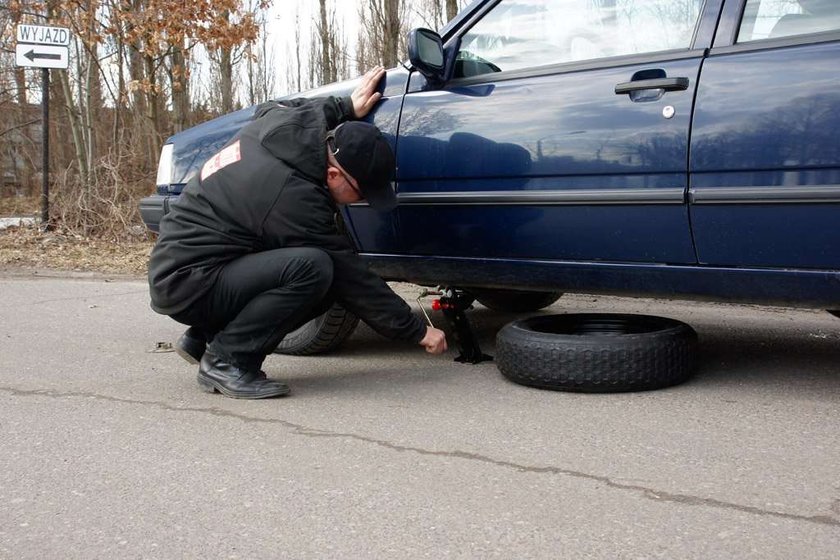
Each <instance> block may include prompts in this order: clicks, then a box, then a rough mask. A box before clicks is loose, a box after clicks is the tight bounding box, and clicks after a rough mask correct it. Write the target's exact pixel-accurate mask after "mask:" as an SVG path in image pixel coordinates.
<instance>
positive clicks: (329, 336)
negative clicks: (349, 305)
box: [274, 304, 359, 356]
mask: <svg viewBox="0 0 840 560" xmlns="http://www.w3.org/2000/svg"><path fill="white" fill-rule="evenodd" d="M358 324H359V318H358V317H356V315H354V314H353V313H351V312H350V311H347V310H346V309H344V308H343V307H341V306H340V305H338V304H335V305H333V306H332V307H331V308H330V309H329V311H327V312H326V313H324V314H323V315H320V316H318V317H316V318H314V319H312V320H311V321H309V322H308V323H306V324H304V325H303V326H301V327H299V328H298V329H296V330H293V331H292V332H290V333H289V334H287V335H286V336H285V337H284V338H283V340H281V341H280V344H278V345H277V348H276V349H275V350H274V353H275V354H287V355H291V356H312V355H314V354H325V353H327V352H331V351H333V350H335V349H337V348H338V347H339V346H341V344H342V343H343V342H344V341H345V340H347V338H349V337H350V335H351V334H353V331H354V330H355V329H356V325H358Z"/></svg>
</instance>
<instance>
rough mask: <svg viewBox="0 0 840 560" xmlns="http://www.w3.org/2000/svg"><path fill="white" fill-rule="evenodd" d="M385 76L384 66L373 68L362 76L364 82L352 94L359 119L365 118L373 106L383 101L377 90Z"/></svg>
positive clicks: (354, 108) (355, 112)
mask: <svg viewBox="0 0 840 560" xmlns="http://www.w3.org/2000/svg"><path fill="white" fill-rule="evenodd" d="M384 75H385V68H383V67H382V66H376V67H374V68H371V69H370V70H368V71H367V72H366V73H365V75H364V76H362V81H361V82H360V83H359V85H358V86H356V89H354V90H353V93H351V94H350V98H351V99H352V100H353V113H354V114H355V115H356V118H357V119H361V118H364V117H365V115H367V114H368V113H370V110H371V109H373V106H374V105H376V104H377V102H379V100H380V99H382V94H381V93H379V92H378V91H376V89H377V88H378V87H379V81H380V80H381V79H382V76H384Z"/></svg>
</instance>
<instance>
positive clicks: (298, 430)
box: [0, 387, 840, 527]
mask: <svg viewBox="0 0 840 560" xmlns="http://www.w3.org/2000/svg"><path fill="white" fill-rule="evenodd" d="M0 391H2V392H5V393H8V394H11V395H13V396H23V397H30V396H34V397H48V398H55V399H62V398H89V399H95V400H101V401H107V402H115V403H121V404H134V405H143V406H153V407H155V408H158V409H161V410H165V411H169V412H198V413H203V414H211V415H213V416H217V417H221V418H232V419H236V420H240V421H242V422H247V423H260V424H274V425H280V426H284V427H286V428H289V429H291V430H292V431H293V433H294V434H296V435H300V436H304V437H323V438H335V439H350V440H354V441H360V442H364V443H368V444H372V445H376V446H378V447H382V448H385V449H388V450H391V451H397V452H399V453H404V452H408V453H417V454H419V455H426V456H432V457H452V458H456V459H465V460H468V461H477V462H481V463H485V464H489V465H493V466H497V467H502V468H506V469H513V470H515V471H518V472H524V473H536V474H556V475H563V476H569V477H572V478H579V479H583V480H590V481H594V482H600V483H603V484H605V485H606V486H608V487H609V488H615V489H617V490H624V491H632V492H636V493H639V494H640V495H641V496H642V497H644V498H646V499H649V500H653V501H657V502H670V503H676V504H682V505H689V506H705V507H713V508H719V509H726V510H733V511H739V512H742V513H750V514H754V515H759V516H764V517H776V518H781V519H789V520H792V521H805V522H808V523H816V524H819V525H828V526H831V527H840V519H836V518H835V517H833V516H831V515H799V514H795V513H785V512H781V511H773V510H766V509H762V508H759V507H755V506H746V505H742V504H736V503H733V502H725V501H722V500H716V499H713V498H700V497H698V496H691V495H687V494H675V493H673V492H663V491H659V490H655V489H653V488H648V487H646V486H641V485H637V484H622V483H620V482H615V481H614V480H613V479H611V478H609V477H606V476H599V475H594V474H589V473H584V472H580V471H574V470H571V469H564V468H561V467H554V466H530V465H522V464H519V463H514V462H512V461H504V460H500V459H494V458H492V457H488V456H486V455H480V454H478V453H470V452H468V451H431V450H428V449H423V448H421V447H411V446H408V445H398V444H395V443H391V442H389V441H385V440H380V439H376V438H371V437H366V436H360V435H358V434H353V433H345V432H331V431H328V430H319V429H316V428H308V427H306V426H303V425H301V424H295V423H293V422H289V421H287V420H281V419H278V418H259V417H253V416H246V415H243V414H238V413H236V412H232V411H230V410H225V409H222V408H217V407H211V408H200V407H179V406H172V405H170V404H167V403H164V402H160V401H143V400H134V399H124V398H120V397H110V396H107V395H99V394H96V393H83V392H72V391H70V392H61V391H51V390H23V389H16V388H14V387H0ZM838 504H840V500H835V501H834V503H833V504H832V510H834V511H837V510H840V508H838V507H837V506H838ZM838 514H840V511H838Z"/></svg>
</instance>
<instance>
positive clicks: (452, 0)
mask: <svg viewBox="0 0 840 560" xmlns="http://www.w3.org/2000/svg"><path fill="white" fill-rule="evenodd" d="M456 15H458V0H446V21H447V22H449V21H452V18H454V17H455V16H456Z"/></svg>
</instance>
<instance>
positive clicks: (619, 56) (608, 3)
mask: <svg viewBox="0 0 840 560" xmlns="http://www.w3.org/2000/svg"><path fill="white" fill-rule="evenodd" d="M720 3H721V2H720V0H708V1H706V2H703V0H680V1H678V2H675V1H673V0H618V1H616V0H598V1H592V2H580V1H577V0H544V1H539V2H534V1H532V0H502V1H500V2H487V3H484V4H483V5H481V7H480V8H479V9H478V10H476V11H475V13H473V14H472V16H471V17H470V18H469V19H468V20H467V21H466V23H465V24H464V25H463V26H461V27H460V28H459V29H458V30H457V31H456V32H455V34H454V35H453V36H448V37H445V40H446V45H445V47H446V49H447V50H448V51H457V61H456V63H455V69H454V74H455V75H454V78H453V79H451V80H450V81H448V82H447V83H446V84H445V85H444V86H433V85H430V84H427V83H426V82H425V80H424V79H423V78H422V77H421V76H420V75H419V74H418V73H414V74H413V75H412V80H411V82H410V84H409V89H408V93H407V95H406V96H405V99H404V104H403V110H402V116H401V119H400V124H399V137H398V142H397V164H398V172H397V180H398V192H399V200H400V205H399V207H398V213H399V224H398V228H399V235H400V237H401V242H402V243H401V245H402V248H403V250H405V251H406V252H408V253H411V254H414V255H440V256H453V257H482V258H485V257H486V258H515V259H518V258H525V259H528V258H531V259H534V258H539V259H556V260H600V261H617V262H655V263H693V262H695V260H696V257H695V252H694V247H693V245H692V240H691V235H690V227H689V221H688V210H687V204H686V192H687V188H688V184H687V176H688V169H687V161H688V145H689V128H690V123H691V113H692V106H693V100H694V92H695V88H696V85H697V77H698V75H699V70H700V65H701V63H702V60H703V57H704V54H705V49H706V48H707V47H709V46H710V44H711V38H712V35H713V33H714V25H715V23H716V20H717V15H718V10H719V8H720Z"/></svg>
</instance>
